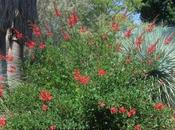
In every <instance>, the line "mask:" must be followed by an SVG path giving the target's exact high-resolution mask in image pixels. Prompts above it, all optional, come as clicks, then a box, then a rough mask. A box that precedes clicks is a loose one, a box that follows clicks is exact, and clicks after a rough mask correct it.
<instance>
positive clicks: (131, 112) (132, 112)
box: [127, 108, 136, 117]
mask: <svg viewBox="0 0 175 130" xmlns="http://www.w3.org/2000/svg"><path fill="white" fill-rule="evenodd" d="M135 114H136V109H135V108H132V109H131V110H130V111H129V112H127V115H128V117H132V116H134V115H135Z"/></svg>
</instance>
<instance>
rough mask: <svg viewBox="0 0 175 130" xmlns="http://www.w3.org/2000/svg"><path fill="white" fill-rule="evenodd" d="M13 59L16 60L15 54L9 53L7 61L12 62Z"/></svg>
mask: <svg viewBox="0 0 175 130" xmlns="http://www.w3.org/2000/svg"><path fill="white" fill-rule="evenodd" d="M13 60H14V56H13V55H11V54H8V55H7V56H6V61H7V62H12V61H13Z"/></svg>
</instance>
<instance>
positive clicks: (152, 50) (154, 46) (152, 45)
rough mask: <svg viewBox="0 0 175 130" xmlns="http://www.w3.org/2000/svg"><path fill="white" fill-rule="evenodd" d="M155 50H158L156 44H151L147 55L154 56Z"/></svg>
mask: <svg viewBox="0 0 175 130" xmlns="http://www.w3.org/2000/svg"><path fill="white" fill-rule="evenodd" d="M155 50H156V44H151V45H150V46H149V47H148V49H147V53H148V54H152V53H153V52H154V51H155Z"/></svg>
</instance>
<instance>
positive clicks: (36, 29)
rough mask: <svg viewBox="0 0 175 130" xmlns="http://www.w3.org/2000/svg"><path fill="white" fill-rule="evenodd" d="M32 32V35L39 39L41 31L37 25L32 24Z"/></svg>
mask: <svg viewBox="0 0 175 130" xmlns="http://www.w3.org/2000/svg"><path fill="white" fill-rule="evenodd" d="M31 26H32V31H33V34H34V35H35V36H36V37H40V36H41V29H40V27H39V26H38V25H36V24H32V25H31Z"/></svg>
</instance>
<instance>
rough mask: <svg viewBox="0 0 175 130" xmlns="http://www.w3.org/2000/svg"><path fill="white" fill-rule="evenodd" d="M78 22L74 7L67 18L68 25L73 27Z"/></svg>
mask: <svg viewBox="0 0 175 130" xmlns="http://www.w3.org/2000/svg"><path fill="white" fill-rule="evenodd" d="M77 23H78V15H77V13H76V11H75V9H73V11H72V13H71V15H70V16H69V18H68V25H69V27H73V26H75V25H76V24H77Z"/></svg>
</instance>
